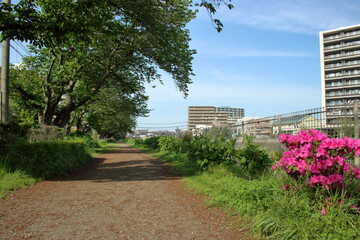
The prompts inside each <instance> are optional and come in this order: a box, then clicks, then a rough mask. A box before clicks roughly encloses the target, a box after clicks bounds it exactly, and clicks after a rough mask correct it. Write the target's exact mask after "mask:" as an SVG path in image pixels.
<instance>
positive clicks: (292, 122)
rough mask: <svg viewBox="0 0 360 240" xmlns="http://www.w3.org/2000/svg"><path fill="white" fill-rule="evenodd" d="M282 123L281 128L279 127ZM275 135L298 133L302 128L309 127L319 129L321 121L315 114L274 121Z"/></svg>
mask: <svg viewBox="0 0 360 240" xmlns="http://www.w3.org/2000/svg"><path fill="white" fill-rule="evenodd" d="M279 123H280V128H279ZM272 125H273V135H274V136H277V135H279V129H280V131H281V132H280V133H285V134H297V133H298V132H300V131H301V130H307V129H319V128H321V126H322V125H321V121H320V120H319V119H317V118H316V117H314V116H313V115H299V116H294V117H288V118H282V119H280V121H279V120H275V121H274V122H273V124H272Z"/></svg>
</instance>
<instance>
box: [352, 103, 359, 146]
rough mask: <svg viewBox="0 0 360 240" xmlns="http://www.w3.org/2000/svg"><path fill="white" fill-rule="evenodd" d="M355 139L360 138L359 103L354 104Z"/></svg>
mask: <svg viewBox="0 0 360 240" xmlns="http://www.w3.org/2000/svg"><path fill="white" fill-rule="evenodd" d="M353 112H354V137H355V138H357V139H358V138H359V102H358V101H355V103H354V110H353Z"/></svg>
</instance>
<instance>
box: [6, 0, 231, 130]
mask: <svg viewBox="0 0 360 240" xmlns="http://www.w3.org/2000/svg"><path fill="white" fill-rule="evenodd" d="M229 2H230V0H229V1H226V0H211V1H199V2H196V1H189V0H97V1H93V0H76V1H75V0H62V1H51V0H21V1H20V2H19V3H18V4H12V5H8V4H4V3H2V4H0V10H1V16H0V31H1V32H2V37H4V38H6V37H9V38H12V39H17V40H26V41H29V42H30V43H31V44H32V46H31V51H32V53H33V56H29V57H25V58H24V59H23V63H22V65H21V66H20V67H19V68H18V69H16V70H14V71H13V73H12V74H13V75H12V76H13V79H12V81H11V89H12V96H13V97H14V100H15V101H16V103H17V105H18V109H19V112H21V111H22V112H23V113H25V112H26V114H25V115H26V116H36V117H37V119H38V120H37V121H38V122H39V123H40V124H46V125H56V126H59V127H65V126H66V125H68V124H70V123H72V122H73V121H74V118H75V116H76V113H79V112H81V111H82V112H84V111H88V112H87V114H86V115H87V116H88V118H87V123H92V124H93V125H94V126H95V125H96V124H97V123H96V122H99V119H101V118H104V116H106V114H104V112H103V110H102V111H99V109H100V108H102V107H104V109H107V111H108V112H109V113H111V112H112V113H113V114H112V115H111V116H113V117H114V118H119V119H120V118H122V119H125V118H124V116H125V115H124V114H120V112H122V113H126V114H128V116H127V117H128V118H127V120H128V121H127V122H128V123H129V124H128V125H127V126H130V125H133V122H134V121H133V119H135V118H136V117H137V116H141V115H144V114H146V113H147V109H146V104H141V101H144V102H146V100H147V97H146V94H145V91H144V89H145V88H144V84H145V83H146V82H148V83H151V82H153V81H156V80H159V81H160V82H161V78H160V74H159V69H161V70H163V71H165V72H167V73H169V74H170V75H171V76H172V78H173V79H174V82H175V85H176V86H177V87H178V89H179V90H180V91H181V92H183V94H184V96H185V97H186V96H187V94H188V85H189V84H191V76H192V75H193V70H192V59H193V55H194V54H195V50H193V49H190V47H189V41H190V37H189V30H188V29H187V28H186V24H187V23H188V22H189V21H190V20H192V19H193V18H195V15H196V10H195V9H194V7H195V6H198V7H205V8H206V9H207V10H208V11H209V13H210V14H211V16H212V15H213V14H214V13H215V12H216V8H217V7H218V6H219V5H220V4H221V3H224V4H225V5H227V6H228V7H229V8H232V5H231V4H229ZM213 22H214V24H215V26H216V28H217V29H218V30H219V31H220V30H221V28H222V24H221V22H220V21H218V20H217V19H213ZM107 95H111V96H107ZM100 96H102V97H101V98H99V97H100ZM100 99H108V100H107V103H108V105H106V104H105V102H104V101H100ZM110 103H112V104H110ZM104 104H105V105H104ZM136 106H137V107H136ZM110 108H111V109H110ZM124 109H126V111H125V110H124ZM130 110H131V111H133V113H130V112H129V111H130ZM114 111H118V112H117V113H119V114H115V112H114ZM78 116H80V115H79V114H78ZM109 116H110V115H109ZM95 119H97V120H95ZM80 120H82V119H81V118H80ZM103 122H104V119H103ZM109 122H110V121H109ZM124 122H126V121H125V120H124ZM109 125H111V124H109ZM98 128H99V129H100V127H99V126H98Z"/></svg>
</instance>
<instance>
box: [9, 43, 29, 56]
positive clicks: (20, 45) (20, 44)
mask: <svg viewBox="0 0 360 240" xmlns="http://www.w3.org/2000/svg"><path fill="white" fill-rule="evenodd" d="M13 42H15V43H16V44H17V45H18V46H19V47H20V48H21V49H22V50H23V51H24V52H25V53H26V54H27V55H28V56H31V57H32V56H33V55H32V53H31V52H30V51H29V50H28V49H27V47H26V46H24V45H23V44H22V43H21V42H19V41H13Z"/></svg>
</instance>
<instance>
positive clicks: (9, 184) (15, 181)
mask: <svg viewBox="0 0 360 240" xmlns="http://www.w3.org/2000/svg"><path fill="white" fill-rule="evenodd" d="M37 181H38V179H36V178H34V177H31V176H29V175H28V174H26V173H24V172H22V171H19V170H17V171H15V172H12V173H11V172H8V171H6V170H5V169H4V168H0V198H3V197H4V196H5V195H6V194H8V193H9V192H11V191H13V190H16V189H19V188H24V187H26V186H28V185H31V184H34V183H36V182H37Z"/></svg>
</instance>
